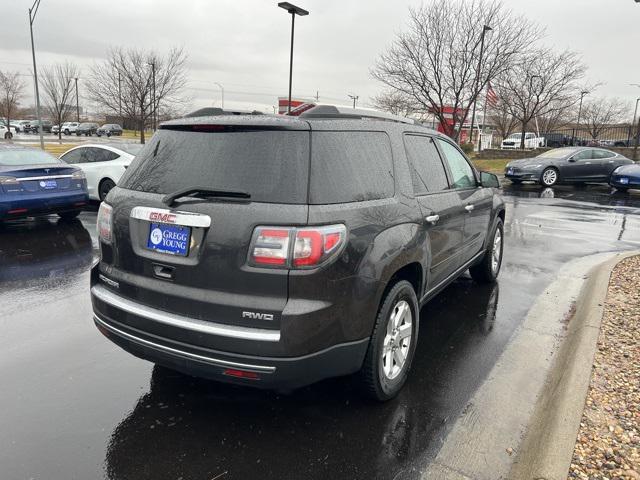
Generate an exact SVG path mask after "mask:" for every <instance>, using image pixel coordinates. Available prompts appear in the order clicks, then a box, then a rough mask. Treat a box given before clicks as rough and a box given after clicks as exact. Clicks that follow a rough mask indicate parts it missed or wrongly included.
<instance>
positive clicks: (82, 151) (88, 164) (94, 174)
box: [60, 143, 144, 201]
mask: <svg viewBox="0 0 640 480" xmlns="http://www.w3.org/2000/svg"><path fill="white" fill-rule="evenodd" d="M143 146H144V145H140V144H136V143H119V144H112V145H109V144H88V145H81V146H79V147H75V148H72V149H71V150H69V151H67V152H65V153H64V154H63V155H61V156H60V159H61V160H62V161H63V162H66V163H68V164H70V165H74V166H76V167H79V168H80V169H81V170H82V171H83V172H84V174H85V175H86V177H87V189H88V190H89V198H90V199H92V200H99V201H102V200H104V199H105V197H106V196H107V194H108V193H109V191H110V190H111V189H112V188H113V187H115V186H116V185H117V183H118V181H119V180H120V177H121V176H122V174H123V173H124V171H125V170H126V169H127V167H128V166H129V164H130V163H131V161H132V160H133V159H134V157H135V156H136V154H137V153H138V152H139V151H140V150H141V149H142V147H143Z"/></svg>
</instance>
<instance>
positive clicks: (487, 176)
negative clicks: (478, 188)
mask: <svg viewBox="0 0 640 480" xmlns="http://www.w3.org/2000/svg"><path fill="white" fill-rule="evenodd" d="M480 185H482V186H483V187H486V188H500V180H499V179H498V176H497V175H494V174H493V173H489V172H480Z"/></svg>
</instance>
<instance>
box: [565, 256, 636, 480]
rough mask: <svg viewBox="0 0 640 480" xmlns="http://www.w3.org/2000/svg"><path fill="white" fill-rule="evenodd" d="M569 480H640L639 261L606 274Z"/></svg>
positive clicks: (623, 265) (634, 260) (629, 261)
mask: <svg viewBox="0 0 640 480" xmlns="http://www.w3.org/2000/svg"><path fill="white" fill-rule="evenodd" d="M568 478H570V479H576V478H579V479H585V480H620V479H624V480H628V479H631V480H640V257H631V258H628V259H626V260H624V261H622V262H621V263H620V264H618V266H617V267H616V268H615V269H614V271H613V274H612V275H611V281H610V283H609V291H608V294H607V299H606V303H605V308H604V317H603V320H602V328H601V330H600V337H599V339H598V349H597V351H596V355H595V359H594V364H593V372H592V376H591V384H590V386H589V394H588V396H587V400H586V404H585V408H584V412H583V414H582V420H581V422H580V431H579V433H578V438H577V441H576V446H575V449H574V452H573V458H572V460H571V467H570V469H569V476H568Z"/></svg>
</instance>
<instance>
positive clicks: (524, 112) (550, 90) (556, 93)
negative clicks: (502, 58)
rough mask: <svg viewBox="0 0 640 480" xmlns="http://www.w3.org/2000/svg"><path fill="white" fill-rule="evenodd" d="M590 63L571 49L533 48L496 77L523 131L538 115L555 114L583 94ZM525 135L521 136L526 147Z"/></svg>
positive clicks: (501, 91) (500, 92) (502, 93)
mask: <svg viewBox="0 0 640 480" xmlns="http://www.w3.org/2000/svg"><path fill="white" fill-rule="evenodd" d="M585 71H586V67H585V66H584V64H583V63H582V60H581V59H580V57H579V56H578V55H577V54H576V53H574V52H571V51H564V52H561V53H554V52H553V51H552V50H550V49H548V48H539V49H535V50H530V51H528V52H527V53H526V54H523V55H522V56H521V57H520V58H519V60H518V62H516V63H515V64H514V65H512V66H511V68H509V69H508V70H506V71H505V72H503V74H502V75H501V76H499V77H498V78H497V79H496V81H495V89H496V92H497V94H498V96H499V97H500V98H501V99H503V101H504V102H505V104H506V105H507V106H508V108H509V112H510V113H511V115H513V116H514V117H515V118H516V119H518V121H519V123H520V125H521V127H522V132H526V130H527V126H528V125H529V122H531V121H532V120H534V119H535V118H536V117H545V116H552V115H554V114H557V113H558V112H561V111H563V110H567V109H569V108H571V107H572V105H574V104H575V103H576V101H577V99H579V98H580V95H579V93H578V92H577V91H578V90H579V88H578V85H577V81H578V80H580V79H581V78H582V77H584V74H585ZM524 141H525V136H524V135H522V138H521V139H520V148H522V149H524Z"/></svg>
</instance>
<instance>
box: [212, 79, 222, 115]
mask: <svg viewBox="0 0 640 480" xmlns="http://www.w3.org/2000/svg"><path fill="white" fill-rule="evenodd" d="M213 84H214V85H217V86H218V87H220V94H221V95H222V109H223V110H224V87H223V86H222V85H221V84H219V83H218V82H213Z"/></svg>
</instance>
